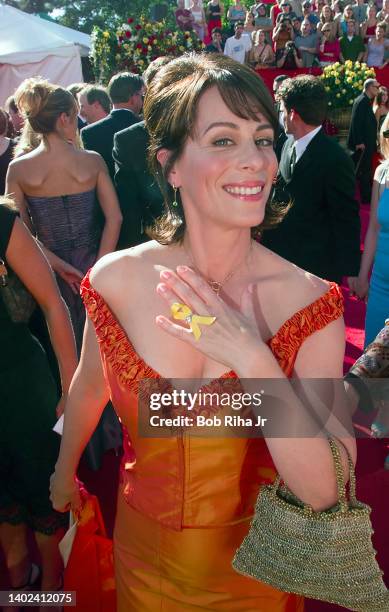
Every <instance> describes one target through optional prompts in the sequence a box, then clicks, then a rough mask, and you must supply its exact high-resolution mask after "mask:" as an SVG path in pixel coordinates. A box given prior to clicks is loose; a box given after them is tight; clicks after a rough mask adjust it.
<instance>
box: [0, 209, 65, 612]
mask: <svg viewBox="0 0 389 612" xmlns="http://www.w3.org/2000/svg"><path fill="white" fill-rule="evenodd" d="M0 258H1V259H2V260H3V261H4V262H5V267H6V272H7V274H8V277H9V278H12V277H13V275H17V276H18V277H19V279H20V280H21V282H22V283H23V284H24V285H25V286H26V288H27V289H28V291H29V292H30V293H31V295H32V296H33V297H34V298H35V300H36V302H37V304H38V305H39V306H40V307H41V308H42V310H43V312H44V314H45V317H46V321H47V326H48V329H49V332H50V337H51V341H52V344H53V347H54V350H55V354H56V357H57V360H58V364H59V369H60V375H61V395H60V397H58V393H57V389H56V385H55V383H54V381H53V378H52V376H51V373H50V370H49V366H48V363H47V359H46V355H45V353H44V351H43V349H42V348H41V346H40V344H39V342H37V340H36V339H35V338H34V337H33V336H32V335H31V333H30V332H29V329H28V326H27V323H14V322H13V320H12V319H11V316H10V313H9V311H8V310H7V307H6V302H5V301H4V300H3V295H2V294H3V290H2V289H0V339H1V346H2V350H1V352H0V406H1V410H0V548H1V549H2V553H3V555H4V559H5V565H6V568H7V570H8V580H9V584H8V585H7V586H8V588H11V589H16V590H17V591H23V590H29V589H33V590H37V583H38V581H39V575H40V573H42V576H41V589H42V590H43V591H55V590H57V589H61V588H62V587H63V583H62V577H61V574H62V569H63V564H62V559H61V556H60V554H59V550H58V543H59V541H60V540H61V539H62V537H63V535H64V533H65V529H66V528H67V527H68V524H69V518H68V516H67V515H66V514H65V515H64V514H60V513H58V512H56V511H54V510H53V507H52V505H51V502H50V500H49V478H50V474H51V473H52V471H53V469H54V466H55V462H56V460H57V457H58V451H59V438H58V435H57V434H56V433H54V432H53V431H52V428H53V426H54V424H55V422H56V420H57V416H59V415H60V414H62V412H63V409H64V405H65V399H66V397H67V394H68V391H69V387H70V383H71V380H72V377H73V374H74V372H75V369H76V366H77V355H76V347H75V342H74V336H73V332H72V327H71V324H70V319H69V313H68V311H67V308H66V306H65V303H64V301H63V299H62V298H61V296H60V294H59V291H58V287H57V285H56V282H55V279H54V276H53V274H52V271H51V269H50V266H49V264H48V263H47V259H46V258H45V257H44V255H43V253H42V251H41V249H40V248H39V246H38V244H37V243H36V241H35V240H34V239H33V238H32V236H31V234H30V232H29V231H28V229H27V228H26V227H25V225H24V224H23V223H22V222H21V220H20V219H19V218H18V215H17V212H16V211H15V209H14V207H13V202H12V201H10V200H6V199H5V198H0ZM4 272H5V269H4V266H1V275H2V276H3V275H4ZM28 527H30V528H31V529H32V530H33V533H34V536H35V542H36V544H37V547H38V551H39V553H40V560H41V563H42V570H41V572H40V569H39V567H38V566H37V565H35V563H32V562H31V558H30V554H29V549H28V548H29V547H28V543H27V540H28V537H27V536H28V531H27V529H28ZM4 578H5V577H4ZM22 607H24V606H22ZM37 608H38V606H37ZM3 609H4V610H7V611H8V610H20V609H21V608H19V607H12V608H8V607H7V608H3ZM39 609H40V610H41V609H42V608H39ZM51 609H53V608H51ZM55 610H59V607H55ZM61 610H62V608H61Z"/></svg>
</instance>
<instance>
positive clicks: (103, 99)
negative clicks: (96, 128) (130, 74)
mask: <svg viewBox="0 0 389 612" xmlns="http://www.w3.org/2000/svg"><path fill="white" fill-rule="evenodd" d="M77 98H78V104H79V107H80V116H81V117H82V119H84V121H86V123H87V124H88V125H90V124H91V123H96V121H100V119H104V117H106V116H107V115H109V113H110V112H111V100H110V97H109V95H108V93H107V90H106V89H105V87H101V85H87V86H86V87H84V89H81V91H80V92H79V93H78V96H77Z"/></svg>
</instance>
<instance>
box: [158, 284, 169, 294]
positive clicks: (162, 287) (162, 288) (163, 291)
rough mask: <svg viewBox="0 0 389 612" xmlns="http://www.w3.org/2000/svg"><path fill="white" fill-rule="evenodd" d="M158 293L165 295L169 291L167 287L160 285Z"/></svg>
mask: <svg viewBox="0 0 389 612" xmlns="http://www.w3.org/2000/svg"><path fill="white" fill-rule="evenodd" d="M157 291H158V293H165V291H167V287H166V285H164V284H163V283H160V284H159V285H157Z"/></svg>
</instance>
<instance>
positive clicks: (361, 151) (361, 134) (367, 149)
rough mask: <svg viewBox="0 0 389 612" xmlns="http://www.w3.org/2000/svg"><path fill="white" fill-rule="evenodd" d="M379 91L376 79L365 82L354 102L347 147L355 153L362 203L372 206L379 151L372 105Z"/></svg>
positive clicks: (354, 158)
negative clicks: (374, 161) (374, 167)
mask: <svg viewBox="0 0 389 612" xmlns="http://www.w3.org/2000/svg"><path fill="white" fill-rule="evenodd" d="M378 91H379V83H378V82H377V81H376V79H367V80H366V81H365V83H364V85H363V93H362V94H361V95H360V96H358V98H356V99H355V100H354V104H353V110H352V115H351V123H350V130H349V134H348V139H347V146H348V148H349V149H350V150H351V151H353V160H354V164H355V167H356V168H357V180H358V182H359V189H360V196H361V201H362V203H364V204H370V200H371V184H372V179H371V161H372V157H373V155H374V153H375V152H376V150H377V120H376V118H375V116H374V113H373V109H372V106H371V103H372V100H373V99H374V98H375V96H376V95H377V93H378Z"/></svg>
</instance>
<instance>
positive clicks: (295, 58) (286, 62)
mask: <svg viewBox="0 0 389 612" xmlns="http://www.w3.org/2000/svg"><path fill="white" fill-rule="evenodd" d="M276 66H277V68H283V69H284V70H295V69H296V68H302V67H303V60H302V59H301V57H300V55H299V52H298V50H297V49H296V45H295V44H294V42H293V41H292V40H290V41H288V42H287V43H286V44H285V47H284V48H283V49H281V50H280V52H279V55H278V60H277V61H276Z"/></svg>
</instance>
